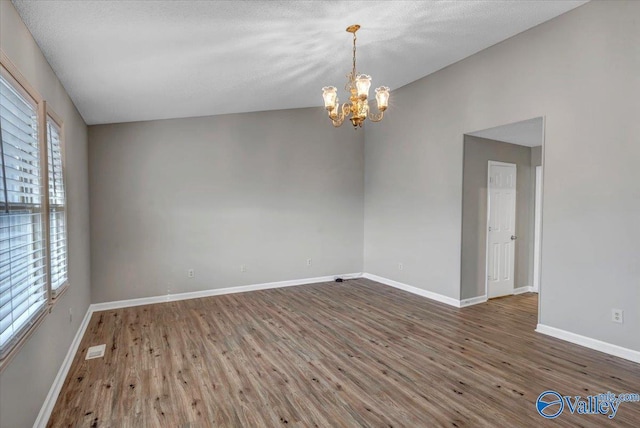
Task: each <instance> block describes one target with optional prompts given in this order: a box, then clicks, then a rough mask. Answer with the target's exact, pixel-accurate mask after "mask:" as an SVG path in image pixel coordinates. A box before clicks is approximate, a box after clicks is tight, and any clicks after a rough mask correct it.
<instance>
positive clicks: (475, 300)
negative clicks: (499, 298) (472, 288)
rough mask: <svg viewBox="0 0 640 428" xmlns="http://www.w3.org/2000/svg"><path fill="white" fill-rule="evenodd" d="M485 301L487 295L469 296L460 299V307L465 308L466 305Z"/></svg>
mask: <svg viewBox="0 0 640 428" xmlns="http://www.w3.org/2000/svg"><path fill="white" fill-rule="evenodd" d="M486 301H487V296H478V297H471V298H470V299H462V300H460V307H461V308H466V307H467V306H472V305H477V304H478V303H484V302H486Z"/></svg>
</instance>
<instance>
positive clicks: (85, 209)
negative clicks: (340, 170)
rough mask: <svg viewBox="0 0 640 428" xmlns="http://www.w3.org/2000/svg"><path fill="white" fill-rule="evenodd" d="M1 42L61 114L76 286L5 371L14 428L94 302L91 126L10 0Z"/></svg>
mask: <svg viewBox="0 0 640 428" xmlns="http://www.w3.org/2000/svg"><path fill="white" fill-rule="evenodd" d="M0 48H1V49H2V50H3V51H4V52H5V53H6V54H7V56H8V57H9V58H10V59H11V61H12V62H13V63H14V64H15V65H16V67H17V68H18V69H19V70H20V71H21V73H22V74H23V75H24V76H25V77H26V79H27V80H28V81H29V83H30V84H31V85H32V86H33V87H34V88H35V89H36V90H37V91H38V92H39V93H40V95H42V97H43V98H44V99H45V100H47V102H49V104H50V105H51V107H52V108H53V110H55V112H56V113H58V115H59V116H61V117H62V119H63V120H64V131H65V136H66V138H65V144H66V146H65V148H66V168H67V169H66V173H67V175H66V179H67V183H66V185H67V203H68V225H69V229H68V239H69V282H70V285H71V287H70V288H69V289H68V290H67V291H66V292H65V294H64V295H63V296H62V297H61V298H60V301H59V302H58V303H57V304H56V305H55V306H54V307H53V310H52V312H51V313H50V314H48V315H47V316H46V318H45V321H44V324H42V325H41V326H40V327H39V328H38V329H37V330H36V331H35V333H34V334H33V335H32V336H31V338H30V339H29V340H28V341H27V342H26V344H25V345H24V346H23V347H22V349H21V350H20V352H19V353H18V354H17V355H16V356H15V357H14V358H13V360H12V361H11V362H10V363H9V365H8V366H7V367H6V368H4V369H3V371H2V373H1V374H0V398H1V399H0V427H3V428H4V427H12V428H13V427H27V426H31V425H33V422H34V421H35V419H36V416H37V415H38V412H39V411H40V407H41V406H42V403H43V402H44V399H45V397H46V396H47V393H48V392H49V388H50V387H51V384H52V383H53V380H54V378H55V376H56V374H57V372H58V369H59V368H60V365H61V364H62V360H63V359H64V357H65V355H66V353H67V350H68V349H69V346H70V345H71V342H72V340H73V337H74V336H75V334H76V331H77V330H78V327H79V326H80V322H81V321H82V318H83V317H84V314H85V313H86V310H87V308H88V306H89V297H90V289H89V279H90V278H89V195H88V174H87V127H86V126H85V124H84V121H83V120H82V118H81V117H80V115H79V114H78V112H77V111H76V109H75V107H74V105H73V103H72V102H71V100H70V99H69V97H68V96H67V93H66V92H65V90H64V88H63V87H62V85H61V84H60V82H59V81H58V79H57V77H56V76H55V74H54V73H53V71H52V70H51V68H50V67H49V64H48V63H47V61H46V60H45V58H44V56H43V55H42V53H41V52H40V49H39V48H38V46H37V45H36V43H35V41H34V40H33V38H32V37H31V34H30V33H29V31H28V30H27V28H26V27H25V26H24V24H23V22H22V20H21V19H20V17H19V15H18V13H17V12H16V10H15V9H14V7H13V5H12V4H11V2H9V1H0ZM69 310H72V312H73V320H72V321H71V322H69Z"/></svg>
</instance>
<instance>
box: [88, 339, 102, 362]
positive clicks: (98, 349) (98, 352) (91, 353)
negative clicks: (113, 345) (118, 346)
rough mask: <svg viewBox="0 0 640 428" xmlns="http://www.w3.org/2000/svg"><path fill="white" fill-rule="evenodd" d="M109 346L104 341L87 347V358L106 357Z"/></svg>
mask: <svg viewBox="0 0 640 428" xmlns="http://www.w3.org/2000/svg"><path fill="white" fill-rule="evenodd" d="M106 347H107V345H105V344H104V343H103V344H102V345H98V346H92V347H90V348H89V349H87V356H86V358H85V360H92V359H94V358H102V357H104V350H105V348H106Z"/></svg>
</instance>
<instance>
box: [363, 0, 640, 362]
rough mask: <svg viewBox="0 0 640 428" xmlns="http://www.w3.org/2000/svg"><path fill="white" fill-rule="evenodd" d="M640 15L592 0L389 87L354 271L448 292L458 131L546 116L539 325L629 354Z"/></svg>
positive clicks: (639, 229)
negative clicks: (361, 267)
mask: <svg viewBox="0 0 640 428" xmlns="http://www.w3.org/2000/svg"><path fill="white" fill-rule="evenodd" d="M638 16H640V2H626V1H625V2H617V1H608V2H590V3H587V4H586V5H584V6H581V7H579V8H577V9H575V10H573V11H571V12H569V13H566V14H564V15H562V16H560V17H558V18H556V19H554V20H552V21H549V22H547V23H544V24H541V25H539V26H537V27H535V28H533V29H531V30H528V31H526V32H524V33H521V34H519V35H517V36H515V37H513V38H511V39H508V40H506V41H504V42H502V43H499V44H497V45H495V46H493V47H491V48H489V49H486V50H484V51H482V52H480V53H478V54H476V55H473V56H471V57H469V58H467V59H465V60H463V61H460V62H458V63H456V64H454V65H452V66H450V67H447V68H445V69H443V70H441V71H439V72H437V73H434V74H432V75H430V76H427V77H425V78H423V79H420V80H418V81H416V82H414V83H411V84H409V85H407V86H405V87H402V88H400V89H397V90H395V91H393V93H392V104H393V108H391V109H389V111H388V114H386V115H385V120H384V122H383V123H381V124H380V125H381V126H377V127H375V128H370V129H367V135H366V140H367V141H366V154H365V156H366V168H365V176H366V181H365V183H366V187H365V190H366V197H365V271H366V272H370V273H372V274H377V275H380V276H383V277H387V278H390V279H393V280H397V281H400V282H404V283H407V284H409V285H413V286H415V287H420V288H423V289H425V290H430V291H432V292H436V293H441V294H443V295H446V296H449V297H452V298H456V299H457V298H459V297H460V254H461V227H460V225H461V222H462V209H461V203H460V201H461V200H462V150H463V135H464V134H465V133H466V132H473V131H475V130H478V129H487V128H491V127H494V126H499V125H503V124H507V123H513V122H517V121H520V120H524V119H528V118H532V117H538V116H546V121H545V124H546V126H545V128H546V129H545V153H544V156H545V159H544V166H545V171H544V201H543V203H544V207H543V210H544V212H543V243H542V247H543V248H542V284H541V288H542V291H541V293H542V294H541V313H540V320H541V322H542V323H543V324H546V325H549V326H552V327H556V328H560V329H563V330H567V331H570V332H573V333H577V334H581V335H584V336H588V337H591V338H595V339H599V340H603V341H606V342H609V343H613V344H616V345H620V346H623V347H627V348H631V349H635V350H640V335H639V334H638V331H640V283H639V282H638V281H639V278H640V249H639V248H640V247H639V246H638V243H639V242H640V221H638V219H639V218H640V170H639V169H638V160H639V159H640V144H638V136H639V135H640V121H638V117H637V116H638V112H639V111H640V73H638V70H640V52H639V51H638V40H640V23H639V22H640V21H638V18H637V17H638ZM399 261H402V262H404V270H403V271H399V270H398V269H397V262H399ZM612 308H621V309H624V310H625V322H624V324H614V323H612V322H611V309H612Z"/></svg>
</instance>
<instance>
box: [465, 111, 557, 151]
mask: <svg viewBox="0 0 640 428" xmlns="http://www.w3.org/2000/svg"><path fill="white" fill-rule="evenodd" d="M543 127H544V124H543V122H542V118H541V117H536V118H534V119H529V120H523V121H521V122H515V123H510V124H508V125H502V126H496V127H495V128H489V129H485V130H483V131H477V132H470V133H469V134H468V135H473V136H475V137H481V138H488V139H490V140H496V141H503V142H505V143H511V144H518V145H520V146H528V147H536V146H541V145H542V139H543V138H544V128H543Z"/></svg>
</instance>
